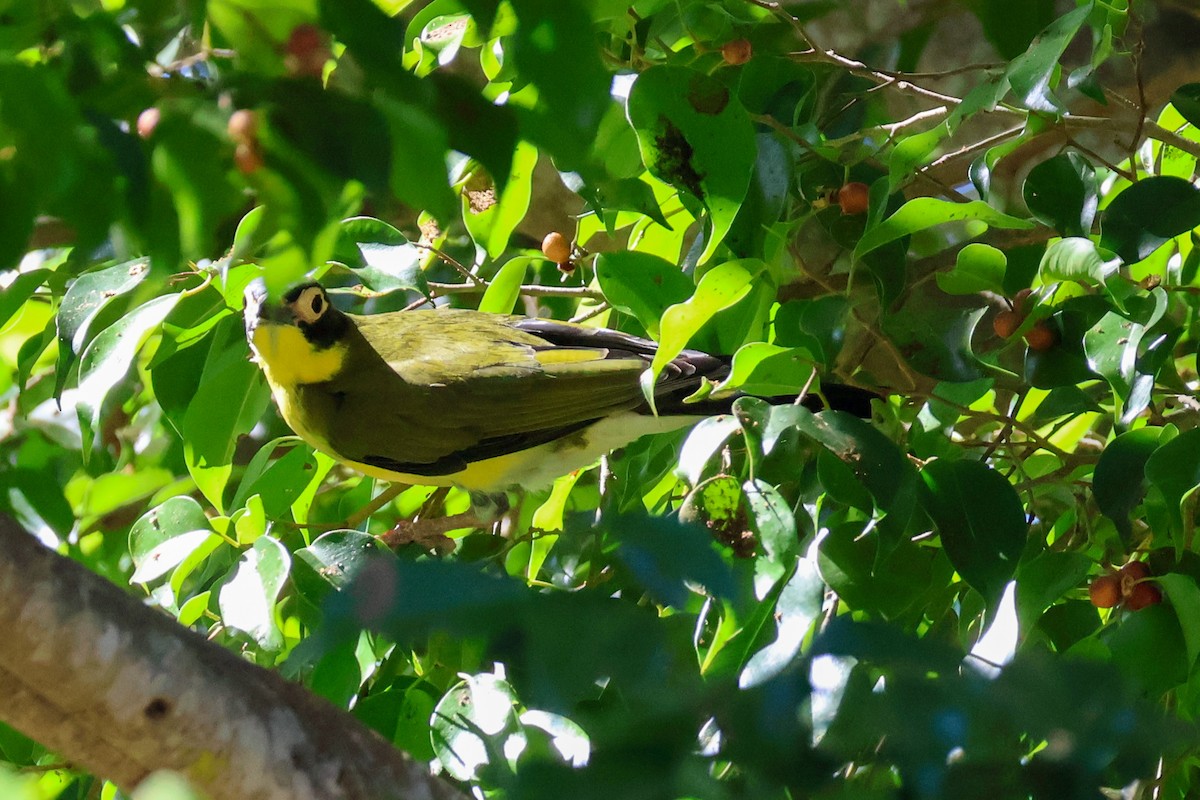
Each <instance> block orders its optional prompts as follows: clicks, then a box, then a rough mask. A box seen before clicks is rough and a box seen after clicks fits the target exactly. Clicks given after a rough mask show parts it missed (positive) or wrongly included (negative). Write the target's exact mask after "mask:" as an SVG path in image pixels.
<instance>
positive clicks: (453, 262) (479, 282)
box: [413, 242, 484, 286]
mask: <svg viewBox="0 0 1200 800" xmlns="http://www.w3.org/2000/svg"><path fill="white" fill-rule="evenodd" d="M413 246H414V247H419V248H421V249H422V250H428V251H429V252H431V253H433V254H434V255H435V256H437V257H438V258H440V259H441V260H442V261H445V262H446V263H447V264H449V265H450V266H452V267H454V268H455V269H456V270H458V272H459V274H461V275H462V276H463V277H464V278H466V279H467V280H468V281H470V282H471V283H473V284H475V285H476V286H483V285H484V281H483V279H482V278H480V277H479V276H478V275H476V274H475V273H474V272H472V271H471V270H469V269H467V268H466V267H464V266H463V265H462V263H460V262H459V261H458V259H456V258H455V257H454V256H452V255H450V254H449V253H447V252H446V251H444V250H442V249H440V248H437V247H434V246H433V245H431V244H424V243H422V242H413Z"/></svg>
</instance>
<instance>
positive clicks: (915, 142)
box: [888, 123, 950, 193]
mask: <svg viewBox="0 0 1200 800" xmlns="http://www.w3.org/2000/svg"><path fill="white" fill-rule="evenodd" d="M949 135H950V128H949V126H947V125H946V124H944V123H943V124H941V125H938V126H937V127H936V128H932V129H930V130H927V131H924V132H923V133H917V134H913V135H912V136H906V137H904V138H903V139H901V140H900V141H898V142H897V143H896V146H895V148H893V150H892V154H891V156H890V157H889V158H888V191H889V193H890V192H894V191H896V189H897V188H899V187H900V186H901V184H903V183H905V182H906V181H908V180H910V179H911V178H912V177H913V175H914V173H915V172H916V171H917V168H918V167H920V166H922V165H923V164H925V163H926V162H927V161H928V159H929V156H930V155H931V154H932V153H933V151H934V150H936V149H937V147H938V145H940V144H941V143H942V141H943V140H944V139H945V138H946V137H947V136H949Z"/></svg>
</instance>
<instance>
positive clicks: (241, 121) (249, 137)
mask: <svg viewBox="0 0 1200 800" xmlns="http://www.w3.org/2000/svg"><path fill="white" fill-rule="evenodd" d="M227 130H228V131H229V138H230V139H233V140H234V141H235V142H239V143H241V142H245V143H246V144H250V143H251V142H253V141H254V140H255V139H257V138H258V114H256V113H254V112H253V111H251V110H250V109H248V108H239V109H238V110H237V111H235V112H233V113H232V114H230V116H229V125H228V127H227Z"/></svg>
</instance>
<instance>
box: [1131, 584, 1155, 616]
mask: <svg viewBox="0 0 1200 800" xmlns="http://www.w3.org/2000/svg"><path fill="white" fill-rule="evenodd" d="M1162 599H1163V597H1162V589H1159V588H1158V587H1157V586H1155V585H1154V584H1153V583H1139V584H1138V585H1137V586H1134V587H1133V591H1132V592H1130V594H1129V596H1128V597H1126V598H1125V607H1126V608H1128V609H1129V610H1130V611H1141V610H1142V609H1143V608H1145V607H1146V606H1154V605H1158V604H1159V603H1161V602H1162Z"/></svg>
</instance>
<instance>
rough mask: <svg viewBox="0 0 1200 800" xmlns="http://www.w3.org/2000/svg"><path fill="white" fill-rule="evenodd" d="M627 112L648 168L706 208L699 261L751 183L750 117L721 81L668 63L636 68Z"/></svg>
mask: <svg viewBox="0 0 1200 800" xmlns="http://www.w3.org/2000/svg"><path fill="white" fill-rule="evenodd" d="M626 112H627V113H628V115H629V122H630V124H631V125H633V127H634V129H635V130H636V131H637V134H638V145H639V147H640V149H641V152H642V161H643V162H645V164H646V166H647V168H648V169H649V170H650V172H651V173H652V174H654V175H655V176H656V177H658V178H660V179H662V180H663V181H665V182H667V183H669V184H671V185H672V186H674V187H675V188H676V189H679V190H681V191H685V192H687V193H689V194H690V195H692V196H693V197H695V198H696V199H698V200H699V201H700V202H701V203H703V204H704V207H705V208H707V209H708V213H709V217H710V219H711V222H712V231H711V233H710V235H709V236H708V239H707V242H706V243H705V246H704V251H703V252H702V253H701V254H700V257H699V260H698V263H704V262H705V261H707V260H708V259H709V258H711V257H712V255H713V253H715V252H716V249H717V247H718V246H719V245H720V244H721V241H722V240H723V239H724V238H725V234H726V233H727V232H728V231H729V229H730V227H731V226H732V225H733V221H734V219H735V217H736V216H737V212H738V209H739V208H740V207H741V205H742V201H743V200H744V199H745V197H746V190H747V188H748V187H749V185H750V175H751V172H752V171H753V169H754V161H755V153H756V149H757V146H756V144H755V138H754V128H753V126H752V125H751V123H750V117H749V115H748V114H747V113H746V110H745V109H744V108H742V105H741V103H740V102H739V101H738V99H737V98H736V97H735V96H733V94H732V93H731V92H730V90H729V88H728V87H727V86H725V84H723V83H721V82H719V81H717V80H716V79H715V78H712V77H709V76H707V75H705V74H703V73H700V72H694V71H692V70H690V69H686V68H683V67H675V66H657V67H651V68H650V69H648V70H646V71H645V72H643V73H641V74H640V75H639V76H638V78H637V80H636V81H635V82H634V84H633V88H632V89H631V90H630V92H629V102H628V105H627V107H626Z"/></svg>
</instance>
